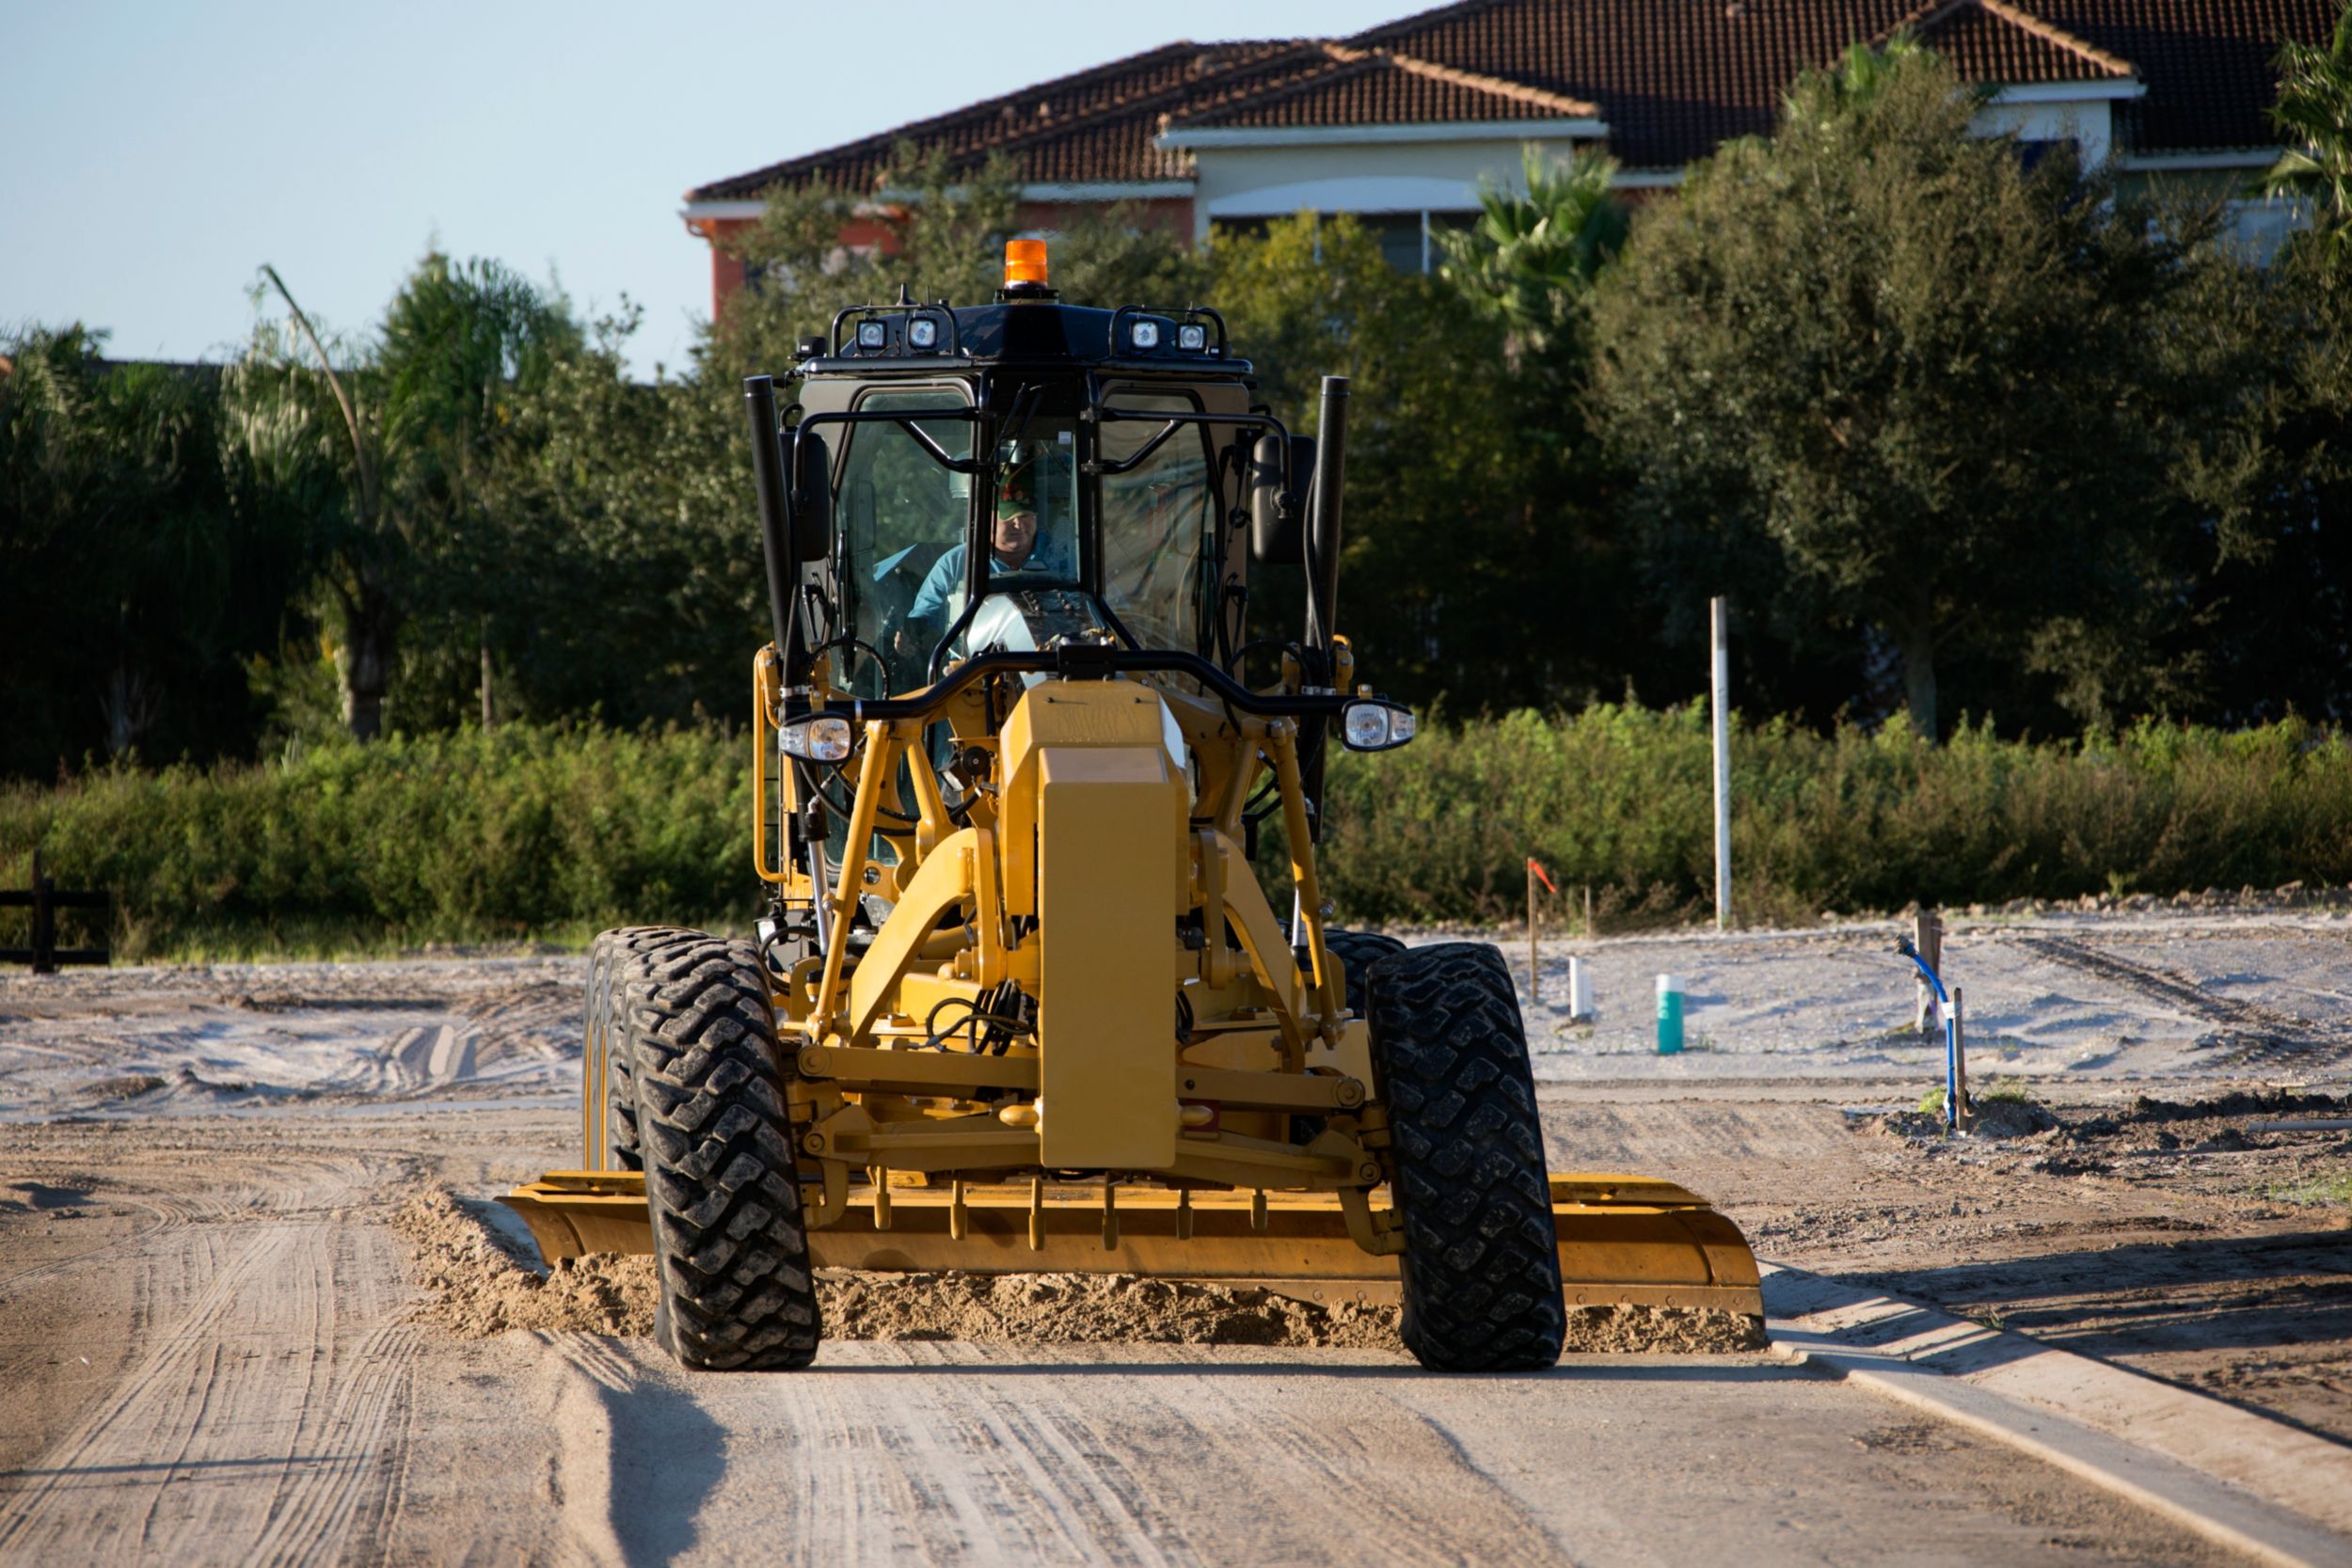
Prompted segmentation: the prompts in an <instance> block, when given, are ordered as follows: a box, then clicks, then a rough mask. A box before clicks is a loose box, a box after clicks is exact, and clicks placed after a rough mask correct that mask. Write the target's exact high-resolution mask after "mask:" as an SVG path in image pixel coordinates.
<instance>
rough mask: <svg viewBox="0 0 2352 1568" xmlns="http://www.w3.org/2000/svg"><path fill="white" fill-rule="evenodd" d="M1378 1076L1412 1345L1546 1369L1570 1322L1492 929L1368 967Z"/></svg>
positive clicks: (1449, 1358) (1460, 1359)
mask: <svg viewBox="0 0 2352 1568" xmlns="http://www.w3.org/2000/svg"><path fill="white" fill-rule="evenodd" d="M1368 982H1369V983H1368V990H1369V993H1370V994H1369V996H1368V999H1367V1005H1368V1008H1369V1015H1368V1016H1369V1018H1370V1022H1371V1025H1372V1062H1373V1076H1374V1078H1375V1084H1376V1086H1377V1091H1378V1093H1379V1095H1380V1098H1381V1100H1382V1101H1383V1102H1384V1103H1385V1104H1386V1106H1387V1108H1388V1114H1389V1132H1390V1138H1391V1158H1392V1159H1393V1161H1394V1163H1395V1186H1394V1189H1393V1190H1394V1192H1395V1195H1396V1205H1397V1208H1398V1210H1399V1211H1400V1212H1401V1215H1402V1218H1403V1220H1404V1226H1405V1253H1404V1257H1403V1258H1402V1259H1401V1260H1400V1261H1401V1263H1402V1266H1403V1275H1404V1287H1405V1312H1404V1320H1403V1322H1402V1323H1401V1324H1400V1325H1399V1332H1400V1334H1401V1335H1402V1337H1403V1338H1404V1340H1405V1348H1406V1349H1407V1350H1409V1351H1411V1352H1412V1353H1413V1354H1414V1356H1415V1357H1416V1358H1417V1359H1419V1360H1420V1362H1421V1364H1422V1366H1424V1367H1428V1368H1431V1369H1433V1370H1438V1371H1448V1372H1501V1371H1540V1370H1544V1369H1545V1368H1548V1367H1549V1366H1551V1365H1552V1364H1553V1363H1555V1362H1557V1361H1558V1360H1559V1359H1560V1346H1561V1341H1562V1339H1563V1338H1565V1334H1566V1331H1567V1314H1566V1307H1565V1304H1564V1303H1563V1301H1562V1299H1561V1290H1560V1252H1559V1247H1558V1244H1557V1243H1556V1241H1555V1239H1554V1236H1553V1232H1552V1224H1551V1191H1550V1186H1549V1180H1548V1173H1547V1171H1546V1169H1545V1166H1544V1137H1543V1125H1542V1121H1541V1119H1540V1118H1539V1117H1538V1115H1537V1113H1536V1109H1535V1083H1534V1074H1533V1072H1531V1071H1530V1069H1529V1067H1528V1060H1527V1038H1526V1034H1525V1031H1524V1028H1523V1026H1522V1025H1521V1023H1520V1022H1519V1005H1518V995H1517V993H1516V992H1515V991H1514V990H1513V988H1512V985H1511V974H1510V972H1509V970H1507V969H1506V968H1504V966H1503V963H1502V955H1501V954H1499V953H1497V952H1496V951H1495V950H1494V949H1493V948H1492V947H1490V946H1487V945H1486V944H1485V943H1482V942H1441V943H1438V944H1436V945H1433V946H1428V947H1415V948H1409V949H1407V950H1406V951H1405V952H1402V953H1397V954H1393V955H1391V956H1390V957H1388V958H1382V959H1381V960H1379V961H1378V962H1377V963H1376V964H1375V965H1374V966H1373V968H1372V970H1371V973H1370V974H1369V976H1368Z"/></svg>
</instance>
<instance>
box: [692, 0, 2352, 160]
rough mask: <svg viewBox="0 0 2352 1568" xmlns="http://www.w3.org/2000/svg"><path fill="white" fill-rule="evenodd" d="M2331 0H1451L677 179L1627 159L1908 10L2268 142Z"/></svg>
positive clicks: (2129, 144)
mask: <svg viewBox="0 0 2352 1568" xmlns="http://www.w3.org/2000/svg"><path fill="white" fill-rule="evenodd" d="M2337 4H2338V0H1926V3H1924V4H1923V0H1462V3H1459V4H1455V5H1450V6H1443V7H1440V8H1437V9H1434V10H1428V11H1422V12H1420V13H1418V14H1416V15H1412V16H1407V17H1404V18H1402V19H1400V20H1398V21H1395V22H1391V23H1388V24H1384V25H1381V26H1378V27H1375V28H1371V29H1369V30H1367V31H1365V32H1362V33H1359V34H1357V35H1356V36H1355V37H1353V38H1351V39H1347V40H1341V41H1338V42H1322V41H1317V40H1268V41H1263V42H1254V43H1209V44H1195V43H1171V44H1168V45H1167V46H1165V47H1163V48H1160V49H1154V50H1148V51H1146V52H1144V53H1143V54H1140V55H1130V56H1128V57H1127V58H1125V59H1121V60H1114V61H1111V62H1110V63H1108V64H1106V65H1102V66H1097V67H1094V68H1093V69H1091V70H1089V71H1077V72H1074V73H1073V74H1071V75H1068V76H1062V77H1057V78H1055V79H1054V80H1053V81H1050V82H1041V83H1039V84H1038V85H1036V86H1034V87H1024V88H1022V89H1021V90H1020V91H1018V92H1013V93H1007V94H1004V95H1002V96H1000V97H996V98H992V99H988V100H985V101H984V102H982V103H974V104H971V105H969V106H967V107H964V108H961V109H957V110H954V111H952V112H950V113H948V114H945V115H940V116H937V117H935V118H933V119H925V120H918V121H916V122H914V123H913V124H910V125H906V126H902V127H900V128H898V130H895V131H890V132H885V133H883V134H882V135H875V136H867V137H865V138H863V139H861V140H858V141H854V142H850V143H846V144H844V145H843V146H840V147H835V148H831V149H828V150H824V151H821V152H812V153H809V154H806V155H805V156H803V157H799V158H793V159H789V160H787V161H786V162H783V163H780V164H771V165H770V166H767V167H765V168H760V169H754V170H752V171H751V172H749V173H746V174H739V175H736V176H733V177H732V178H729V179H726V180H718V181H713V182H710V183H709V184H707V185H704V186H701V187H699V188H698V189H695V190H693V191H690V192H689V193H687V194H688V199H690V200H721V199H728V198H744V197H754V196H757V195H758V194H760V193H761V192H762V191H765V190H767V189H769V188H771V186H776V185H784V186H787V187H796V186H803V185H806V184H809V183H811V182H815V181H818V180H820V179H821V180H824V181H827V182H831V183H833V184H834V185H835V186H837V187H839V188H842V189H845V190H852V191H859V190H871V189H872V188H873V186H874V183H875V182H876V180H877V179H878V178H879V177H880V176H881V174H882V171H883V169H884V168H885V167H886V166H887V164H888V162H889V159H890V157H891V154H892V151H893V149H894V148H895V147H896V146H897V144H898V142H900V141H902V140H903V141H911V142H913V143H914V144H915V145H916V146H917V147H918V148H920V149H922V150H938V151H941V152H944V153H945V154H946V157H947V158H948V160H949V162H950V164H951V166H957V167H975V166H978V165H979V164H980V163H981V162H982V161H984V160H985V159H986V158H987V157H988V156H989V155H990V154H992V153H993V152H998V151H1001V152H1003V153H1005V154H1006V155H1007V156H1009V157H1010V158H1011V159H1012V161H1013V164H1014V166H1015V168H1016V169H1017V170H1018V171H1019V173H1020V176H1021V178H1022V179H1023V180H1024V181H1026V182H1055V183H1064V182H1067V183H1094V182H1142V181H1160V180H1170V179H1188V178H1190V177H1191V176H1192V174H1193V172H1194V166H1193V162H1192V158H1191V155H1190V154H1189V153H1188V152H1186V151H1184V150H1183V149H1180V148H1169V147H1164V146H1161V145H1160V144H1159V140H1158V138H1159V135H1160V133H1161V132H1162V130H1163V129H1164V128H1166V127H1170V126H1182V127H1185V128H1202V129H1206V128H1227V127H1232V128H1240V127H1288V126H1321V125H1334V124H1368V123H1369V124H1416V123H1427V122H1432V121H1453V122H1462V121H1472V122H1475V121H1486V120H1491V121H1494V122H1496V123H1497V124H1499V125H1508V124H1510V123H1514V122H1523V121H1529V120H1537V119H1558V118H1572V119H1583V118H1591V117H1593V115H1594V113H1595V110H1596V108H1597V118H1599V119H1602V120H1604V121H1605V122H1606V123H1607V125H1608V127H1609V146H1610V150H1611V151H1612V152H1613V153H1614V154H1615V155H1616V157H1617V159H1618V160H1619V161H1620V162H1621V163H1623V164H1625V165H1627V166H1629V167H1633V168H1672V167H1677V166H1681V165H1684V164H1687V163H1689V162H1691V161H1692V160H1693V159H1696V158H1700V157H1704V156H1705V155H1706V154H1707V153H1708V152H1709V151H1711V150H1713V149H1714V148H1715V147H1716V145H1717V144H1718V143H1720V142H1722V141H1724V139H1726V138H1728V137H1731V136H1738V135H1752V134H1756V133H1761V132H1767V131H1769V130H1771V128H1772V122H1773V120H1774V119H1775V117H1776V116H1777V114H1778V112H1779V107H1780V102H1781V98H1782V96H1783V95H1784V94H1785V93H1786V92H1787V90H1788V86H1789V84H1790V83H1791V82H1792V81H1794V80H1795V78H1796V77H1797V75H1798V73H1799V72H1801V71H1804V70H1805V69H1806V68H1808V67H1818V66H1823V65H1827V64H1829V63H1831V62H1833V61H1835V60H1836V58H1837V56H1838V55H1841V54H1843V53H1844V52H1845V50H1846V48H1847V47H1848V46H1849V45H1850V44H1851V43H1852V42H1854V41H1855V40H1877V39H1883V38H1885V37H1887V36H1889V35H1891V34H1892V33H1893V32H1894V31H1895V30H1896V29H1897V28H1899V27H1901V26H1904V25H1910V26H1912V27H1914V28H1915V30H1917V31H1918V32H1919V33H1920V35H1921V36H1922V38H1923V40H1925V41H1926V42H1927V43H1929V44H1930V45H1931V46H1932V47H1934V48H1936V49H1938V50H1940V51H1942V52H1943V53H1944V54H1945V55H1947V57H1948V58H1949V59H1951V60H1952V62H1953V64H1954V65H1955V67H1956V68H1957V69H1958V70H1959V71H1960V72H1961V74H1962V75H1963V77H1964V78H1965V79H1967V80H1970V81H1973V82H1978V83H1983V84H2002V85H2022V84H2045V83H2063V82H2096V83H2110V82H2116V81H2122V80H2129V79H2131V78H2132V77H2134V76H2137V79H2138V80H2139V81H2140V82H2142V83H2143V84H2144V85H2145V87H2146V94H2145V96H2144V97H2141V98H2138V99H2135V100H2126V101H2124V102H2122V103H2119V104H2117V105H2116V108H2117V113H2118V131H2119V144H2120V145H2121V146H2122V147H2123V148H2126V149H2128V150H2134V151H2142V152H2164V151H2175V150H2193V149H2202V148H2236V147H2261V146H2267V145H2274V144H2275V142H2276V139H2277V138H2276V136H2275V135H2274V134H2273V133H2272V130H2271V127H2270V125H2269V121H2268V119H2267V116H2266V114H2265V111H2266V110H2267V108H2268V107H2269V105H2270V103H2271V101H2272V99H2273V97H2274V96H2275V94H2276V91H2277V78H2276V72H2275V71H2274V70H2273V69H2272V63H2271V62H2272V60H2273V58H2274V57H2275V56H2276V55H2277V53H2278V46H2279V42H2280V40H2281V39H2284V38H2289V37H2292V38H2297V39H2302V40H2314V41H2315V40H2320V39H2323V38H2325V37H2327V36H2328V34H2329V33H2330V32H2331V31H2332V29H2333V27H2334V24H2335V10H2336V6H2337Z"/></svg>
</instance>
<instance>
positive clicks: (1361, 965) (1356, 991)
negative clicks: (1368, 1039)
mask: <svg viewBox="0 0 2352 1568" xmlns="http://www.w3.org/2000/svg"><path fill="white" fill-rule="evenodd" d="M1323 945H1324V947H1325V948H1326V949H1327V951H1329V952H1331V953H1334V954H1336V955H1338V957H1339V960H1340V969H1341V971H1342V973H1343V977H1344V978H1345V979H1346V982H1347V1010H1348V1011H1349V1012H1351V1013H1354V1014H1355V1015H1356V1016H1357V1017H1358V1018H1361V1017H1363V1016H1364V981H1365V977H1366V976H1367V975H1369V974H1371V973H1372V966H1373V965H1374V964H1376V963H1378V962H1379V961H1380V960H1381V959H1383V958H1392V957H1394V956H1395V955H1396V954H1399V953H1402V952H1404V951H1405V944H1404V943H1403V942H1399V941H1397V940H1396V938H1394V937H1384V936H1382V935H1381V934H1380V933H1379V932H1377V931H1335V930H1327V931H1325V932H1324V933H1323Z"/></svg>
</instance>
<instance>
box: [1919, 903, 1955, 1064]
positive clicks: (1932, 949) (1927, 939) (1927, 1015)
mask: <svg viewBox="0 0 2352 1568" xmlns="http://www.w3.org/2000/svg"><path fill="white" fill-rule="evenodd" d="M1911 944H1912V945H1913V946H1914V947H1916V948H1917V949H1918V950H1919V957H1921V958H1925V959H1926V960H1927V963H1928V967H1929V968H1930V969H1932V970H1933V971H1935V973H1936V974H1939V975H1940V974H1943V973H1944V919H1943V917H1942V916H1941V915H1939V914H1937V913H1936V912H1935V911H1933V910H1929V909H1922V910H1921V911H1919V912H1918V914H1917V915H1915V916H1914V917H1913V919H1912V922H1911ZM1912 984H1913V985H1914V986H1915V988H1916V989H1917V1004H1918V1006H1917V1011H1916V1014H1915V1016H1914V1018H1913V1019H1912V1021H1911V1027H1912V1029H1913V1030H1914V1032H1915V1033H1917V1034H1922V1035H1925V1034H1930V1033H1932V1032H1933V1030H1934V1025H1935V992H1933V991H1932V990H1929V989H1928V981H1927V976H1925V975H1924V974H1923V975H1920V976H1918V977H1917V978H1916V979H1915V980H1914V981H1913V982H1912ZM1947 989H1948V984H1947Z"/></svg>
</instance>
